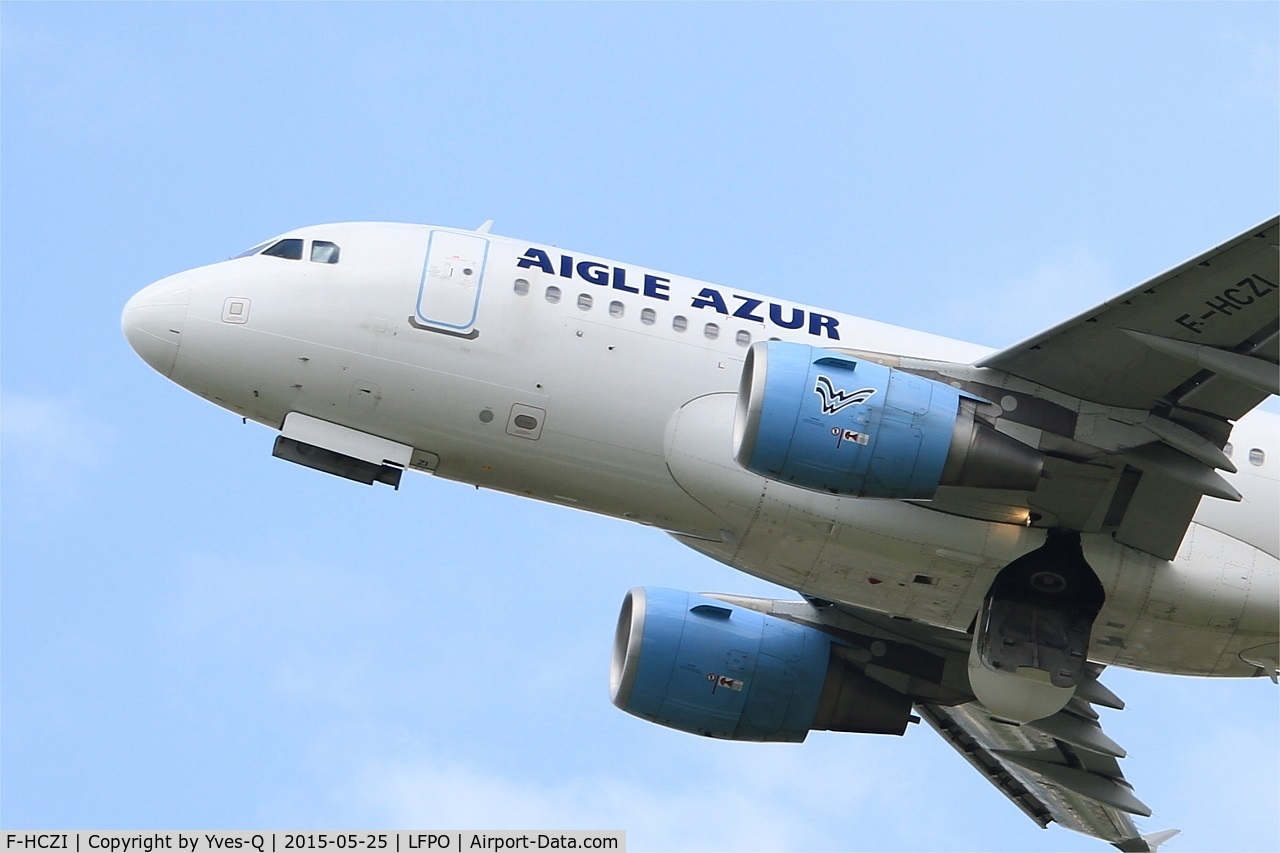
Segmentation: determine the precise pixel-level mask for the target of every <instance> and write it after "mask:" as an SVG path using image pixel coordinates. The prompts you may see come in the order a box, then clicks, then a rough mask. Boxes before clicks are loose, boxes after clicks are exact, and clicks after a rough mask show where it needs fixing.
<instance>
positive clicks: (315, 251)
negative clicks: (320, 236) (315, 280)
mask: <svg viewBox="0 0 1280 853" xmlns="http://www.w3.org/2000/svg"><path fill="white" fill-rule="evenodd" d="M311 260H313V261H315V262H316V263H318V264H336V263H337V262H338V244H337V243H330V242H329V241H327V240H315V241H313V242H312V243H311Z"/></svg>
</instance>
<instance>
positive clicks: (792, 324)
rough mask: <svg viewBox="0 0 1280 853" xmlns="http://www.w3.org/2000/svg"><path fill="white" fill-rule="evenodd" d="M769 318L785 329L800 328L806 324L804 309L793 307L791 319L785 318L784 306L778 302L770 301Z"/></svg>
mask: <svg viewBox="0 0 1280 853" xmlns="http://www.w3.org/2000/svg"><path fill="white" fill-rule="evenodd" d="M769 320H770V321H772V322H773V324H774V325H776V326H781V327H782V328H784V329H798V328H800V327H801V326H803V325H804V309H803V308H792V309H791V319H790V320H783V319H782V306H781V305H779V304H778V303H776V302H770V303H769Z"/></svg>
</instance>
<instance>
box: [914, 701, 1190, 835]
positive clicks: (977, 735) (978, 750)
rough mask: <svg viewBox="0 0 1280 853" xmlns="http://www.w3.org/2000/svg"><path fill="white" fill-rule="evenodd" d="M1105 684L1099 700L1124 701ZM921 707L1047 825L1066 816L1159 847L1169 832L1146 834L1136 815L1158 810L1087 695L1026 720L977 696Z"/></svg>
mask: <svg viewBox="0 0 1280 853" xmlns="http://www.w3.org/2000/svg"><path fill="white" fill-rule="evenodd" d="M1099 688H1100V686H1099ZM1100 690H1101V692H1100V693H1099V696H1098V697H1095V701H1103V702H1106V703H1107V704H1118V703H1115V702H1111V701H1109V699H1110V698H1113V697H1110V694H1109V692H1107V691H1105V689H1104V688H1100ZM916 710H917V711H918V712H919V713H920V716H921V717H923V718H924V719H925V720H927V721H928V723H929V725H931V726H932V727H933V728H934V729H935V730H936V731H937V732H938V734H940V735H942V737H943V738H944V739H945V740H946V741H947V743H949V744H951V746H953V747H955V749H956V750H957V751H958V752H960V753H961V754H962V755H963V756H964V757H965V758H966V759H967V760H968V761H969V763H970V764H972V765H973V766H974V767H975V768H976V769H977V770H978V772H979V773H981V774H982V775H983V776H985V777H986V778H987V781H989V782H991V784H993V785H995V786H996V788H998V789H999V790H1000V792H1001V793H1002V794H1004V795H1005V796H1006V797H1008V798H1009V799H1010V800H1011V801H1012V802H1013V804H1014V805H1016V806H1017V807H1018V808H1020V809H1022V811H1023V812H1025V813H1026V814H1027V815H1028V816H1029V817H1030V818H1031V819H1032V820H1034V821H1035V822H1036V823H1038V824H1040V826H1048V825H1049V824H1050V823H1051V822H1052V823H1058V824H1060V825H1062V826H1064V827H1066V828H1068V829H1073V830H1075V831H1076V832H1081V833H1084V834H1085V835H1091V836H1093V837H1095V838H1101V839H1103V840H1105V841H1109V842H1111V843H1112V844H1113V845H1115V846H1116V847H1118V848H1119V849H1121V850H1132V851H1149V850H1154V849H1155V848H1156V845H1157V844H1158V843H1160V842H1161V841H1163V840H1165V839H1167V838H1168V837H1169V833H1157V834H1154V835H1149V836H1145V837H1144V836H1143V835H1142V834H1141V833H1140V832H1139V831H1138V829H1137V827H1136V826H1135V825H1134V823H1133V817H1132V815H1134V814H1137V815H1140V816H1146V815H1149V814H1150V810H1149V809H1148V808H1147V807H1146V806H1145V805H1144V804H1143V803H1142V802H1141V801H1140V800H1139V799H1138V798H1137V797H1136V796H1135V795H1134V793H1133V789H1132V788H1130V787H1129V784H1128V783H1127V782H1126V781H1125V779H1124V774H1123V773H1122V772H1121V771H1120V765H1119V762H1118V761H1117V758H1118V757H1121V756H1123V754H1124V751H1123V750H1122V749H1120V748H1119V747H1118V746H1117V745H1116V744H1115V743H1114V742H1113V741H1111V740H1110V738H1107V737H1106V735H1105V734H1103V733H1102V730H1101V728H1100V727H1099V726H1098V724H1097V722H1096V719H1097V713H1096V712H1095V711H1093V709H1092V706H1091V705H1089V704H1088V703H1087V702H1085V701H1084V700H1083V699H1081V698H1079V696H1077V698H1076V699H1074V700H1072V702H1071V704H1070V705H1068V707H1067V709H1066V710H1064V711H1062V712H1059V714H1057V715H1055V717H1054V718H1050V719H1049V720H1042V721H1039V722H1037V723H1036V724H1033V725H1022V726H1015V725H1010V724H1006V723H1000V722H995V721H993V720H992V719H991V717H990V715H989V714H988V713H987V712H986V710H985V709H984V708H983V707H982V706H981V705H979V704H978V703H976V702H968V703H965V704H963V705H956V706H953V707H946V706H942V705H930V704H917V705H916ZM1057 717H1060V718H1061V719H1060V720H1059V719H1055V718H1057ZM1050 730H1052V731H1053V733H1052V734H1050V733H1049V731H1050ZM1117 753H1118V755H1117Z"/></svg>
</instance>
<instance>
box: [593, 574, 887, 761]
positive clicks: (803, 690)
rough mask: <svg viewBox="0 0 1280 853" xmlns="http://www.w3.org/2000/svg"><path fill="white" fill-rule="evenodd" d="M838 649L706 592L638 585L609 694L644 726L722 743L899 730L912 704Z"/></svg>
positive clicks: (626, 605)
mask: <svg viewBox="0 0 1280 853" xmlns="http://www.w3.org/2000/svg"><path fill="white" fill-rule="evenodd" d="M839 644H840V641H839V640H836V639H833V638H832V637H830V636H828V635H827V634H824V633H823V632H822V631H819V630H816V629H814V628H810V627H807V626H804V625H799V624H796V623H793V622H788V621H786V620H784V619H779V618H777V617H775V616H769V615H767V614H763V613H757V612H756V611H754V610H748V609H746V608H743V607H738V606H737V605H733V604H728V603H726V602H722V601H718V600H716V599H713V598H708V597H707V596H703V595H697V594H695V593H691V592H682V591H680V590H674V589H660V588H655V587H637V588H636V589H633V590H631V591H630V592H628V593H627V597H626V599H625V600H624V601H623V603H622V612H621V614H619V616H618V628H617V631H616V633H615V635H614V642H613V665H612V668H611V671H610V677H609V691H610V698H612V700H613V704H614V705H616V706H618V707H619V708H621V709H622V710H624V711H626V712H627V713H629V714H634V715H635V716H637V717H640V718H642V719H645V720H648V721H650V722H653V723H658V724H660V725H664V726H668V727H670V728H673V729H680V730H681V731H685V732H691V733H693V734H700V735H706V736H708V737H717V738H725V739H727V740H746V741H788V742H793V743H797V742H800V741H803V740H804V739H805V736H806V735H808V733H809V731H810V730H812V729H826V730H831V731H844V732H866V733H873V734H897V735H900V734H902V733H903V732H904V731H905V730H906V727H907V723H908V721H909V719H910V717H911V699H910V698H909V697H908V696H907V695H905V694H903V693H899V692H898V691H896V690H893V689H891V688H889V687H886V686H884V685H883V684H880V683H879V682H877V681H873V680H872V679H870V678H868V677H867V676H866V675H865V674H863V673H862V672H860V671H858V670H857V669H854V668H852V667H851V666H849V665H848V664H847V663H846V662H845V660H844V659H843V658H842V657H841V656H840V655H838V654H835V653H834V651H835V647H836V646H838V645H839Z"/></svg>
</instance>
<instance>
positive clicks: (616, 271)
mask: <svg viewBox="0 0 1280 853" xmlns="http://www.w3.org/2000/svg"><path fill="white" fill-rule="evenodd" d="M613 289H614V290H622V291H625V292H627V293H639V292H640V291H639V290H637V289H636V288H634V287H627V271H626V270H624V269H623V268H622V267H614V268H613Z"/></svg>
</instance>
